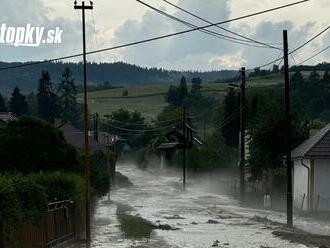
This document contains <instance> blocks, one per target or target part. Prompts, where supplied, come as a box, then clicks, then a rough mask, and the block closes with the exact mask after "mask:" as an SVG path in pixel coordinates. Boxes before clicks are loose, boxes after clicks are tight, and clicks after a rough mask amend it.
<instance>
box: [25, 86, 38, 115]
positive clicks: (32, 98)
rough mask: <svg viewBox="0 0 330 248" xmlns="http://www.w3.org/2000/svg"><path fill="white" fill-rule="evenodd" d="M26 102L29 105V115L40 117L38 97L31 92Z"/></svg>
mask: <svg viewBox="0 0 330 248" xmlns="http://www.w3.org/2000/svg"><path fill="white" fill-rule="evenodd" d="M26 101H27V104H28V110H29V111H28V115H29V116H38V106H37V97H36V95H35V94H34V93H33V92H31V93H30V94H29V95H28V96H27V97H26Z"/></svg>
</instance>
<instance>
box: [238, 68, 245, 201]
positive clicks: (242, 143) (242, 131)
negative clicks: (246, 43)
mask: <svg viewBox="0 0 330 248" xmlns="http://www.w3.org/2000/svg"><path fill="white" fill-rule="evenodd" d="M241 78H242V82H241V87H240V88H241V94H240V97H241V100H240V102H241V103H240V104H241V106H240V165H239V167H240V168H239V169H240V195H241V199H242V200H244V196H245V102H246V101H245V85H246V72H245V67H242V69H241Z"/></svg>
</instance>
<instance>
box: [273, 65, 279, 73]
mask: <svg viewBox="0 0 330 248" xmlns="http://www.w3.org/2000/svg"><path fill="white" fill-rule="evenodd" d="M279 72H280V67H279V66H278V65H276V64H275V65H273V73H279Z"/></svg>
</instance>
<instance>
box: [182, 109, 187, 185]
mask: <svg viewBox="0 0 330 248" xmlns="http://www.w3.org/2000/svg"><path fill="white" fill-rule="evenodd" d="M182 132H183V144H182V174H183V190H185V189H186V145H187V141H186V139H187V137H186V106H185V105H184V104H183V108H182Z"/></svg>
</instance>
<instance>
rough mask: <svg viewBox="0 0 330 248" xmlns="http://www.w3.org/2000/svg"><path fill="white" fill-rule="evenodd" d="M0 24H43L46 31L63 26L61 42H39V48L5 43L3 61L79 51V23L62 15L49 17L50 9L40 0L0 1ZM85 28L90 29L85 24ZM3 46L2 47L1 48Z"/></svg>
mask: <svg viewBox="0 0 330 248" xmlns="http://www.w3.org/2000/svg"><path fill="white" fill-rule="evenodd" d="M0 2H1V5H2V7H1V9H0V24H1V23H5V24H7V26H13V27H20V26H22V27H25V26H26V25H27V24H28V23H29V24H31V25H32V26H39V27H40V26H41V27H45V30H48V29H54V28H56V27H59V28H61V29H63V34H62V43H61V44H56V45H55V44H48V45H41V46H40V47H38V48H29V47H12V46H5V45H3V44H0V46H5V49H1V50H2V54H1V59H2V60H6V61H30V60H43V59H48V58H53V57H57V56H66V55H68V54H73V53H78V52H80V51H81V47H82V45H80V44H81V23H80V22H79V21H78V20H77V21H72V20H70V19H67V18H64V17H57V18H50V17H49V16H51V12H52V9H50V8H48V7H47V6H46V5H45V4H44V2H42V1H41V0H10V1H4V0H0ZM88 30H91V28H90V25H88ZM2 48H3V47H2Z"/></svg>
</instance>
